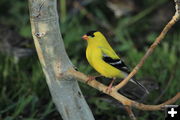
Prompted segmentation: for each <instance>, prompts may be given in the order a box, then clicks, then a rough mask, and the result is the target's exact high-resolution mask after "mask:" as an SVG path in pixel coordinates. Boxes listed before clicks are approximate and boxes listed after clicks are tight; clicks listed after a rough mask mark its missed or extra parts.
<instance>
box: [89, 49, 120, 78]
mask: <svg viewBox="0 0 180 120" xmlns="http://www.w3.org/2000/svg"><path fill="white" fill-rule="evenodd" d="M102 55H103V54H102V51H101V50H100V49H99V48H95V47H93V46H88V47H87V49H86V58H87V60H88V62H89V64H90V65H91V66H92V67H93V68H94V69H95V70H96V71H97V72H99V73H100V74H101V75H102V76H105V77H108V78H112V77H124V74H122V73H121V72H120V70H118V69H117V68H115V67H113V66H111V65H109V64H108V63H106V62H104V60H103V59H102Z"/></svg>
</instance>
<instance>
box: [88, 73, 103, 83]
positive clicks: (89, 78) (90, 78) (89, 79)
mask: <svg viewBox="0 0 180 120" xmlns="http://www.w3.org/2000/svg"><path fill="white" fill-rule="evenodd" d="M100 76H101V75H97V76H88V79H87V81H86V83H88V82H91V81H92V80H95V79H96V78H97V77H100Z"/></svg>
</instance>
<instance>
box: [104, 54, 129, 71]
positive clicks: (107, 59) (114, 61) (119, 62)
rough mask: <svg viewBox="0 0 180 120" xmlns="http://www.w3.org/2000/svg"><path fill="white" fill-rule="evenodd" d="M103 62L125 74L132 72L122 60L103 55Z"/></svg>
mask: <svg viewBox="0 0 180 120" xmlns="http://www.w3.org/2000/svg"><path fill="white" fill-rule="evenodd" d="M103 60H104V61H105V62H106V63H108V64H110V65H112V66H113V67H115V68H117V69H119V70H122V71H123V72H126V73H130V70H129V69H128V67H127V66H126V65H125V64H124V62H123V61H122V60H121V59H112V58H111V57H109V56H107V55H103Z"/></svg>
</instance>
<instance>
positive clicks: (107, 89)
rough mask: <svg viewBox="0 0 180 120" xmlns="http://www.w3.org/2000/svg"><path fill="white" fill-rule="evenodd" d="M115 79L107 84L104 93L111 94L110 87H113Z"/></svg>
mask: <svg viewBox="0 0 180 120" xmlns="http://www.w3.org/2000/svg"><path fill="white" fill-rule="evenodd" d="M115 79H116V78H113V80H112V81H111V83H110V84H109V86H108V87H107V88H106V92H107V93H108V94H109V93H111V92H112V87H113V83H114V81H115Z"/></svg>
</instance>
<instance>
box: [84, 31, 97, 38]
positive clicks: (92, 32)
mask: <svg viewBox="0 0 180 120" xmlns="http://www.w3.org/2000/svg"><path fill="white" fill-rule="evenodd" d="M95 32H97V31H89V32H88V33H86V35H87V36H91V37H94V36H95V35H94V33H95Z"/></svg>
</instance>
